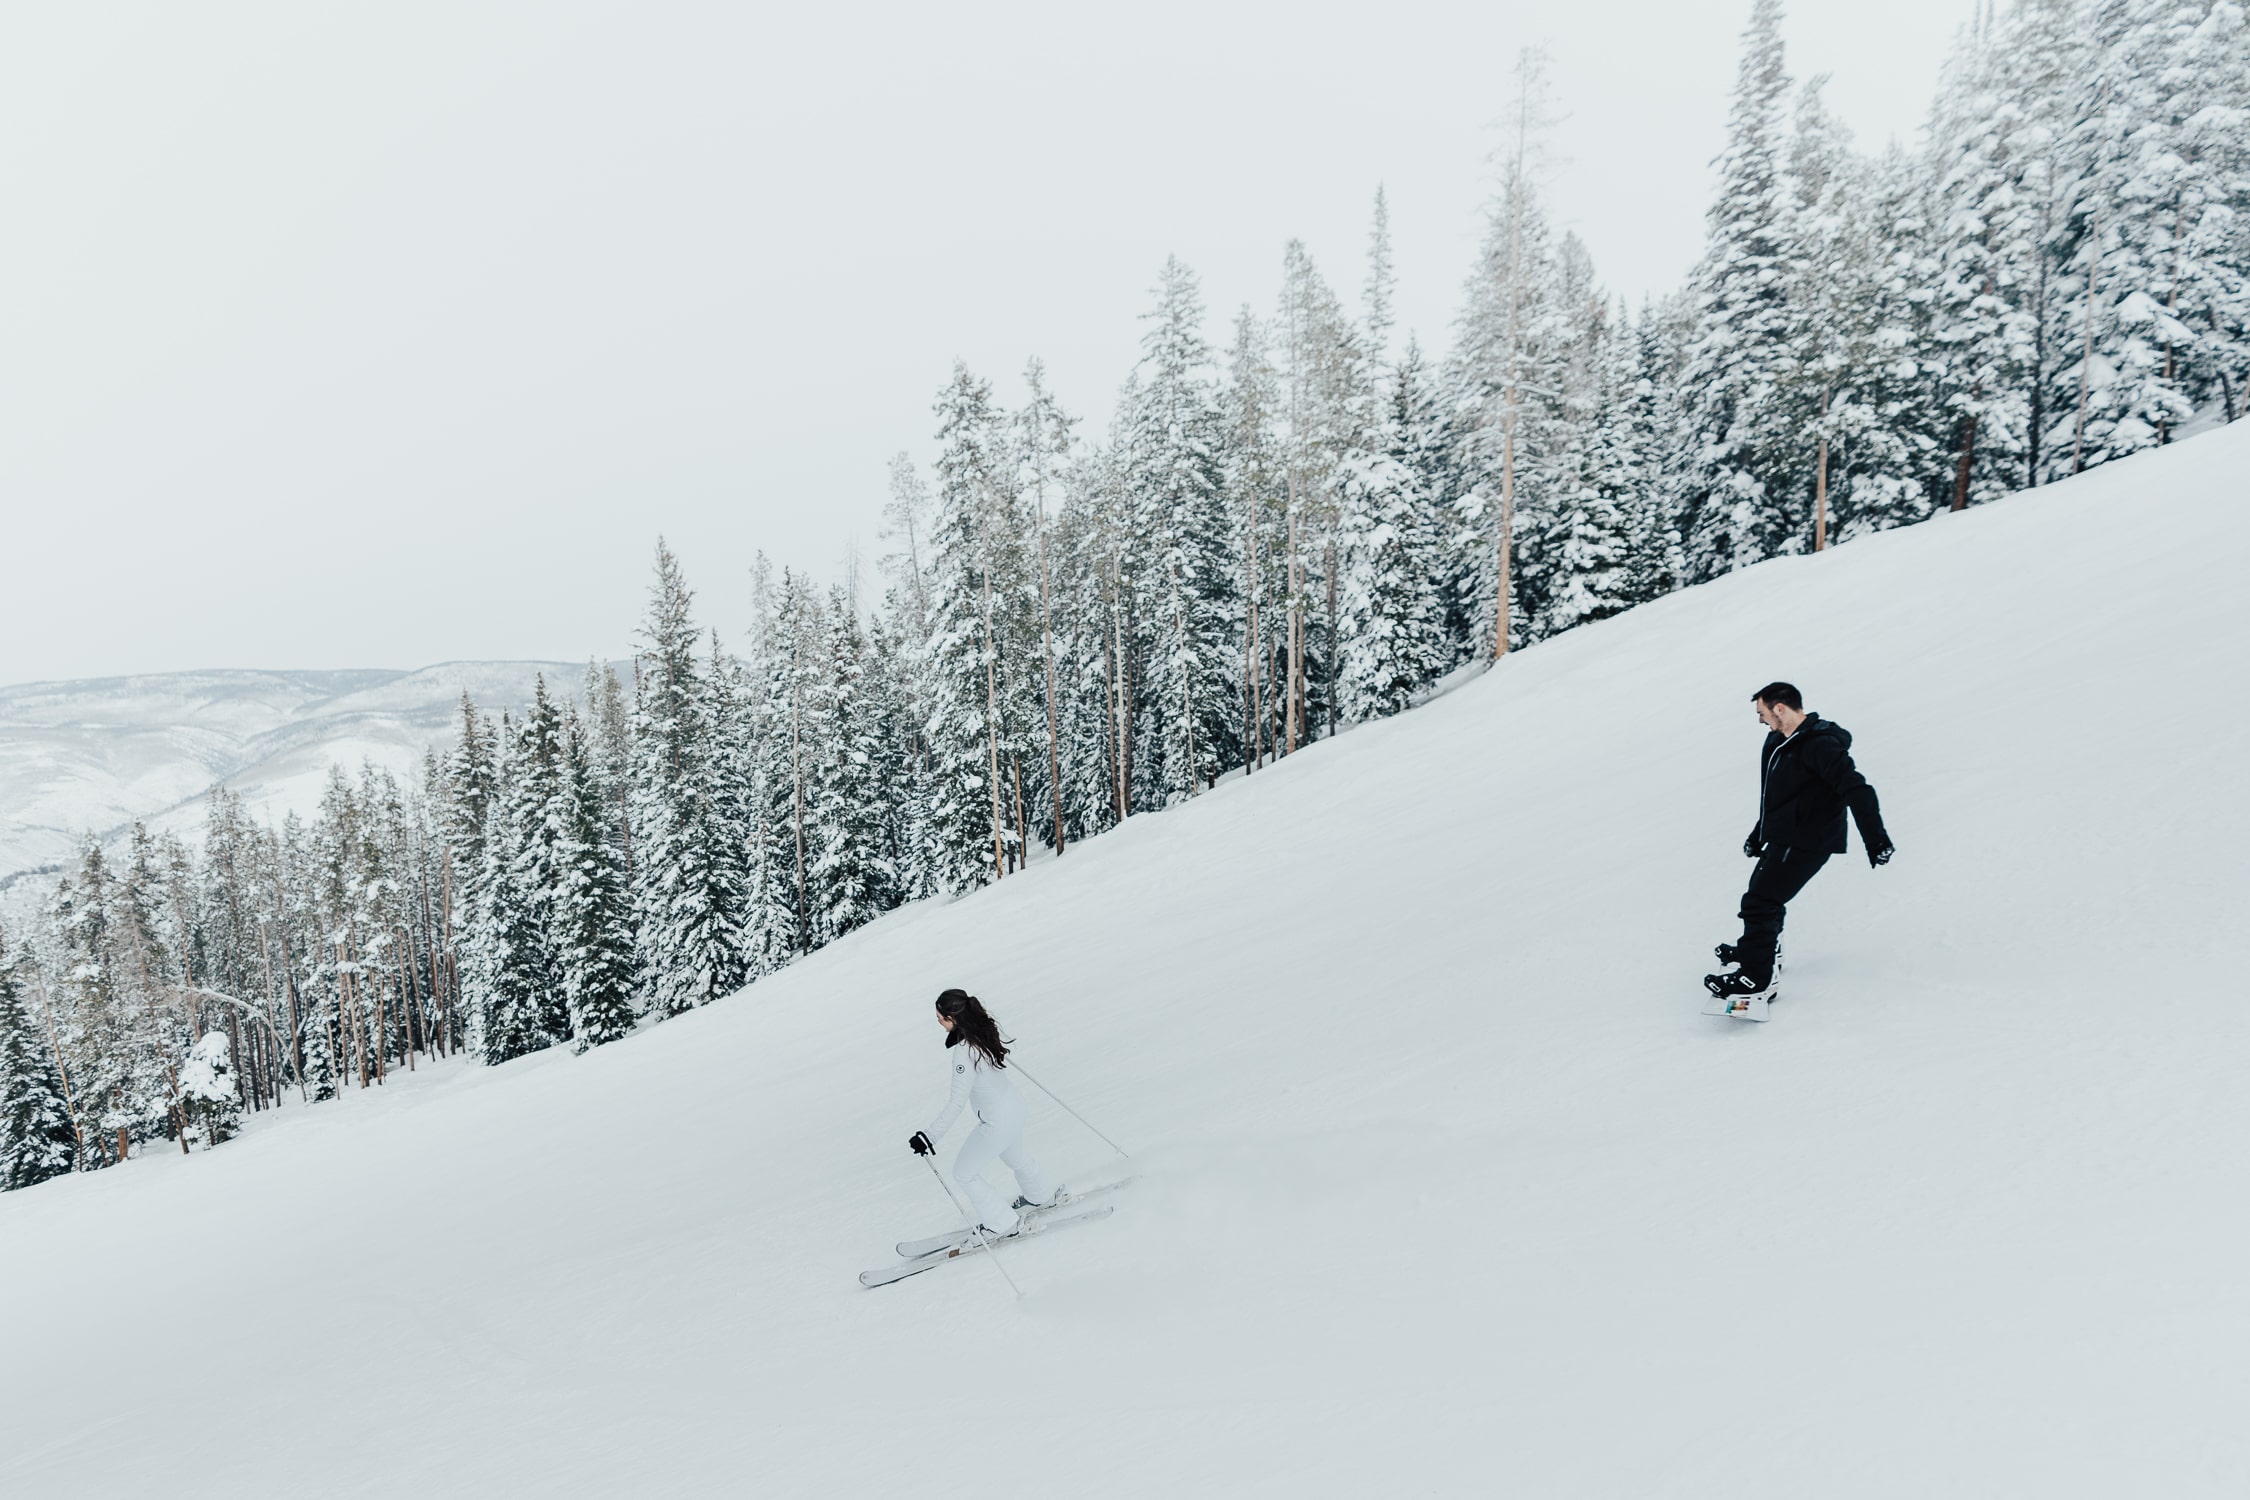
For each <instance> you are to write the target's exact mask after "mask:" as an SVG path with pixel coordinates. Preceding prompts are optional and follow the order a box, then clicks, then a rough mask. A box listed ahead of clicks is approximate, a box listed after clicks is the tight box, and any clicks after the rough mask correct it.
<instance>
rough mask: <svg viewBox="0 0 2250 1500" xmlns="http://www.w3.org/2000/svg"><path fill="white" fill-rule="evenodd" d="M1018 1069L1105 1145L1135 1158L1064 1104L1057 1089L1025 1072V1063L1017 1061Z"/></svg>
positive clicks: (1028, 1080)
mask: <svg viewBox="0 0 2250 1500" xmlns="http://www.w3.org/2000/svg"><path fill="white" fill-rule="evenodd" d="M1016 1071H1017V1072H1018V1073H1023V1077H1024V1082H1026V1083H1028V1084H1030V1085H1031V1086H1032V1087H1033V1088H1036V1089H1037V1090H1039V1092H1040V1093H1042V1094H1045V1095H1046V1096H1047V1097H1048V1098H1050V1099H1054V1100H1055V1102H1056V1103H1057V1104H1062V1108H1063V1113H1064V1114H1066V1115H1068V1116H1070V1117H1071V1118H1072V1119H1073V1120H1076V1121H1077V1122H1078V1123H1079V1124H1081V1125H1083V1126H1085V1127H1086V1128H1087V1129H1088V1130H1093V1131H1094V1134H1096V1135H1100V1136H1101V1138H1102V1144H1103V1145H1105V1146H1107V1147H1109V1149H1110V1150H1112V1151H1114V1152H1116V1153H1117V1154H1118V1155H1119V1156H1122V1157H1124V1158H1125V1159H1126V1160H1127V1161H1131V1160H1132V1159H1133V1153H1132V1152H1130V1151H1127V1150H1126V1149H1125V1148H1124V1147H1123V1146H1120V1145H1118V1144H1117V1142H1115V1141H1113V1140H1111V1139H1110V1138H1109V1137H1108V1136H1106V1135H1102V1133H1101V1132H1100V1131H1099V1130H1094V1122H1093V1121H1091V1120H1089V1119H1087V1118H1086V1117H1085V1116H1084V1115H1082V1114H1080V1113H1079V1112H1078V1111H1077V1110H1075V1109H1072V1108H1071V1107H1070V1106H1069V1105H1067V1104H1063V1102H1062V1100H1060V1099H1057V1098H1055V1091H1054V1090H1053V1089H1051V1088H1049V1087H1047V1085H1045V1084H1043V1083H1041V1082H1040V1081H1039V1080H1038V1079H1036V1078H1034V1077H1032V1076H1031V1075H1030V1074H1029V1073H1024V1068H1023V1064H1021V1063H1017V1064H1016Z"/></svg>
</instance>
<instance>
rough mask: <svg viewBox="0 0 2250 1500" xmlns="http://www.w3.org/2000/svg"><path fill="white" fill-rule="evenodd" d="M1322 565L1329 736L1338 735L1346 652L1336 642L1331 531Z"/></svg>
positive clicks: (1333, 551)
mask: <svg viewBox="0 0 2250 1500" xmlns="http://www.w3.org/2000/svg"><path fill="white" fill-rule="evenodd" d="M1320 565H1321V568H1322V569H1323V571H1325V572H1326V573H1327V575H1328V618H1327V620H1326V621H1325V622H1323V623H1324V624H1325V625H1326V626H1327V630H1328V737H1329V738H1330V739H1334V738H1335V737H1336V700H1337V699H1338V698H1340V697H1342V696H1343V694H1342V693H1341V692H1340V691H1338V689H1339V688H1340V687H1341V685H1342V679H1341V676H1340V675H1339V674H1341V672H1342V671H1343V662H1344V653H1343V652H1342V651H1341V650H1340V649H1339V648H1338V647H1337V644H1336V538H1335V535H1334V534H1333V533H1331V534H1330V535H1329V537H1328V539H1327V541H1325V542H1323V543H1322V544H1321V557H1320Z"/></svg>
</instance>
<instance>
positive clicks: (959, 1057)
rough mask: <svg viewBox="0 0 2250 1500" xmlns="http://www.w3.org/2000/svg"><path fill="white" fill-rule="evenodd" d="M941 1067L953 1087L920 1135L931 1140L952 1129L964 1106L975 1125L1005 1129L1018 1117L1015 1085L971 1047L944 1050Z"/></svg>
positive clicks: (1020, 1106) (1019, 1099)
mask: <svg viewBox="0 0 2250 1500" xmlns="http://www.w3.org/2000/svg"><path fill="white" fill-rule="evenodd" d="M945 1065H946V1067H947V1068H948V1069H950V1070H951V1074H952V1079H953V1087H952V1091H951V1092H950V1093H949V1094H947V1096H946V1100H945V1108H943V1109H941V1110H939V1111H938V1117H937V1118H936V1119H934V1120H932V1121H931V1122H930V1125H929V1128H928V1129H927V1130H925V1131H923V1132H922V1133H923V1134H924V1135H926V1136H928V1137H929V1138H930V1139H931V1140H933V1141H934V1140H937V1139H939V1138H940V1137H941V1136H943V1135H944V1134H945V1133H946V1132H947V1131H948V1130H951V1129H952V1128H953V1122H954V1121H955V1120H956V1119H958V1118H960V1114H961V1106H962V1105H964V1104H966V1105H970V1106H972V1107H973V1109H974V1111H975V1114H976V1117H977V1121H978V1123H979V1124H985V1125H1005V1124H1007V1123H1008V1122H1010V1121H1013V1120H1017V1119H1020V1118H1021V1117H1022V1115H1023V1095H1022V1094H1020V1093H1018V1092H1016V1081H1015V1080H1014V1079H1013V1078H1010V1077H1009V1076H1008V1074H1007V1072H1006V1070H1005V1069H1001V1068H996V1067H994V1066H993V1065H992V1062H991V1059H989V1058H987V1057H986V1056H985V1055H984V1054H983V1053H982V1052H980V1051H978V1050H977V1049H976V1048H975V1047H973V1046H971V1045H970V1044H969V1043H967V1042H961V1043H959V1044H957V1045H955V1046H951V1047H948V1048H946V1049H945Z"/></svg>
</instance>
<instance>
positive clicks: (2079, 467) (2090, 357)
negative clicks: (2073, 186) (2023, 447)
mask: <svg viewBox="0 0 2250 1500" xmlns="http://www.w3.org/2000/svg"><path fill="white" fill-rule="evenodd" d="M2090 222H2091V224H2092V237H2093V241H2094V255H2093V259H2092V261H2091V262H2089V263H2088V265H2087V267H2086V353H2085V355H2084V357H2083V358H2081V359H2080V361H2079V364H2078V431H2077V436H2076V437H2075V438H2073V439H2072V442H2071V449H2070V472H2071V473H2073V474H2080V473H2084V472H2085V469H2086V398H2087V395H2088V393H2089V392H2090V391H2091V390H2092V389H2093V378H2094V278H2095V277H2096V276H2097V275H2098V274H2100V272H2101V268H2102V211H2101V210H2100V209H2099V208H2097V209H2095V210H2094V212H2093V217H2092V219H2091V220H2090Z"/></svg>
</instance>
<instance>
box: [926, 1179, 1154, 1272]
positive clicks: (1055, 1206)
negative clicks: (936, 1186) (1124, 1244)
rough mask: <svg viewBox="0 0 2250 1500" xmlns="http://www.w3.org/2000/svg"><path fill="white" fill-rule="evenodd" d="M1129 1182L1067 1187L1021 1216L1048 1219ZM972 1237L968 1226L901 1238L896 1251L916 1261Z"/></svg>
mask: <svg viewBox="0 0 2250 1500" xmlns="http://www.w3.org/2000/svg"><path fill="white" fill-rule="evenodd" d="M1132 1182H1133V1179H1132V1178H1130V1177H1127V1178H1123V1179H1121V1180H1119V1181H1117V1182H1105V1183H1103V1184H1102V1185H1101V1186H1099V1187H1090V1188H1088V1189H1086V1190H1085V1191H1084V1192H1082V1193H1073V1192H1070V1191H1068V1190H1067V1189H1066V1190H1065V1191H1064V1193H1063V1195H1062V1196H1061V1197H1060V1198H1059V1199H1057V1200H1056V1201H1055V1202H1053V1203H1050V1204H1048V1205H1047V1206H1046V1207H1044V1208H1027V1209H1024V1210H1023V1211H1022V1217H1023V1218H1025V1219H1027V1220H1032V1221H1037V1220H1039V1219H1043V1218H1048V1217H1050V1216H1052V1215H1054V1214H1058V1213H1061V1212H1062V1211H1063V1210H1064V1209H1066V1208H1071V1207H1074V1206H1076V1205H1078V1204H1080V1203H1084V1202H1086V1201H1087V1200H1088V1199H1090V1198H1099V1197H1101V1196H1102V1195H1103V1194H1104V1193H1114V1192H1116V1191H1117V1190H1118V1189H1119V1188H1121V1187H1126V1186H1128V1185H1130V1184H1131V1183H1132ZM975 1238H976V1236H975V1235H974V1234H973V1233H971V1232H970V1231H969V1230H967V1229H949V1230H947V1231H946V1232H945V1233H944V1234H933V1235H931V1236H930V1237H929V1238H928V1239H926V1240H900V1241H899V1242H898V1253H899V1254H900V1255H903V1256H904V1257H906V1258H907V1259H908V1260H919V1259H920V1258H921V1257H923V1256H925V1255H935V1254H937V1253H938V1252H939V1251H941V1250H950V1249H952V1248H953V1247H954V1246H955V1245H965V1244H967V1243H968V1242H969V1241H970V1240H973V1239H975Z"/></svg>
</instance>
